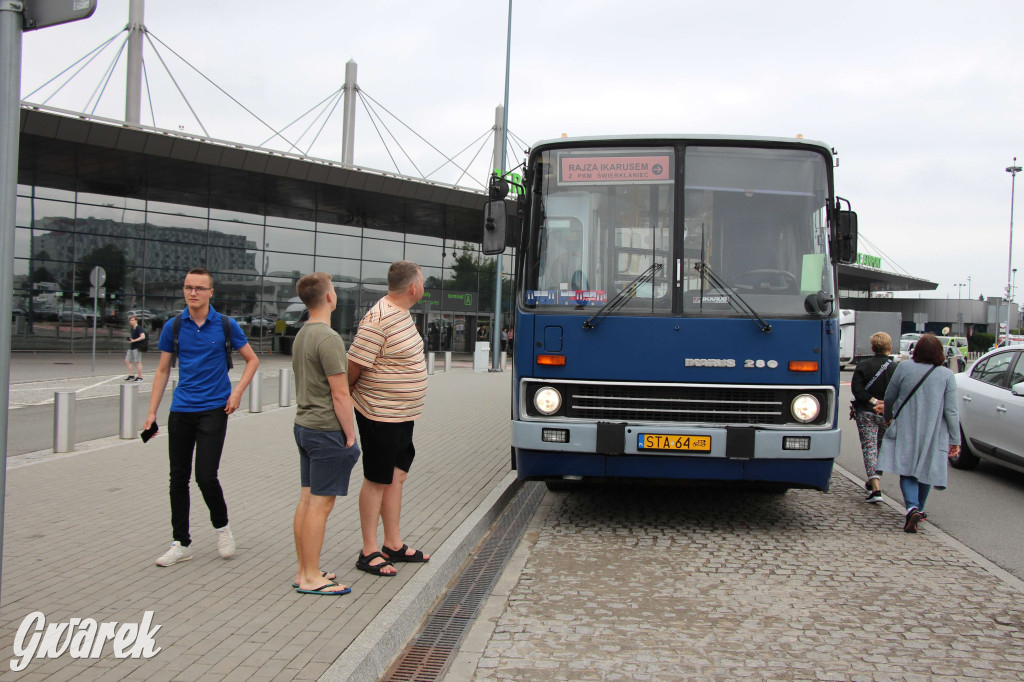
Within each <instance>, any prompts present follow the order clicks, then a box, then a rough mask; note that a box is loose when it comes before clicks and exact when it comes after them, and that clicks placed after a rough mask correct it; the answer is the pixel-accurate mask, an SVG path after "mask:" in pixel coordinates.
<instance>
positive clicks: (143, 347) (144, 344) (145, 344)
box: [138, 332, 149, 353]
mask: <svg viewBox="0 0 1024 682" xmlns="http://www.w3.org/2000/svg"><path fill="white" fill-rule="evenodd" d="M143 334H145V332H143ZM138 350H140V351H142V352H143V353H145V352H146V351H148V350H149V334H146V338H144V339H142V340H141V341H139V345H138Z"/></svg>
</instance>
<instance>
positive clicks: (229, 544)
mask: <svg viewBox="0 0 1024 682" xmlns="http://www.w3.org/2000/svg"><path fill="white" fill-rule="evenodd" d="M217 551H218V552H219V553H220V556H221V558H222V559H227V558H228V557H229V556H232V555H233V554H234V553H235V536H234V535H232V534H231V528H230V527H229V526H224V528H223V529H218V530H217Z"/></svg>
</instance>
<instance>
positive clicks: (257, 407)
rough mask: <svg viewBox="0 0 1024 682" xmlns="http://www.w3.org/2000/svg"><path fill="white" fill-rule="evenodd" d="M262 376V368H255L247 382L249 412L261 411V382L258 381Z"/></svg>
mask: <svg viewBox="0 0 1024 682" xmlns="http://www.w3.org/2000/svg"><path fill="white" fill-rule="evenodd" d="M262 378H263V372H262V370H256V373H255V374H253V375H252V381H250V382H249V412H253V413H256V412H262V411H263V384H262V382H261V381H260V379H262Z"/></svg>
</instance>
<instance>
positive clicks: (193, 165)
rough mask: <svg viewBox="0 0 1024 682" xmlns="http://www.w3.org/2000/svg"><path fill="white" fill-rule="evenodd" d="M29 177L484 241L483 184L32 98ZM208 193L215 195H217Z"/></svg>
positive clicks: (27, 125) (83, 188)
mask: <svg viewBox="0 0 1024 682" xmlns="http://www.w3.org/2000/svg"><path fill="white" fill-rule="evenodd" d="M18 178H19V179H18V181H19V183H21V184H39V185H45V186H50V187H57V188H59V189H67V190H71V191H80V192H91V193H97V194H110V195H114V196H127V197H135V198H139V199H149V200H158V201H165V202H175V203H188V204H193V205H200V206H206V205H209V206H210V207H214V208H220V209H225V210H236V211H242V212H248V213H256V214H266V215H278V216H281V217H290V218H295V219H298V220H310V221H318V222H328V223H337V224H345V225H355V226H361V227H368V228H373V229H378V230H386V231H395V232H407V233H413V234H422V235H428V236H435V237H443V238H447V239H451V240H457V241H467V242H479V240H480V233H481V230H482V226H483V204H484V202H485V200H486V197H485V195H484V193H483V191H482V190H481V191H479V192H475V191H472V190H468V189H463V188H461V187H456V186H453V185H446V184H441V183H435V182H430V181H426V180H421V179H418V178H410V177H407V176H402V175H396V174H389V173H385V172H381V171H373V170H366V169H361V168H354V167H346V166H342V165H341V164H340V163H335V162H331V161H324V160H321V159H312V158H309V157H304V156H300V155H298V154H287V153H283V152H278V151H273V150H268V149H260V148H256V147H249V146H246V145H241V144H235V143H231V142H222V141H217V140H211V139H208V138H203V137H197V136H193V135H187V134H179V133H176V132H172V131H165V130H159V129H155V128H149V127H146V126H135V125H131V126H130V125H128V124H125V123H122V122H118V121H111V120H106V119H95V118H90V117H86V116H83V115H81V114H76V113H73V112H64V111H59V110H54V109H43V108H41V107H38V106H34V105H22V108H21V143H20V158H19V164H18ZM207 202H208V203H207Z"/></svg>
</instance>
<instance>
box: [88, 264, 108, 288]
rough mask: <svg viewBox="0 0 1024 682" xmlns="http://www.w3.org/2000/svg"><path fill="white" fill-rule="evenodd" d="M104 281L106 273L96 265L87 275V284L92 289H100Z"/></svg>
mask: <svg viewBox="0 0 1024 682" xmlns="http://www.w3.org/2000/svg"><path fill="white" fill-rule="evenodd" d="M106 281H107V271H106V270H104V269H103V268H101V267H100V266H98V265H97V266H96V267H94V268H93V269H92V272H90V273H89V284H91V285H93V286H94V287H101V286H103V284H104V282H106Z"/></svg>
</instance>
